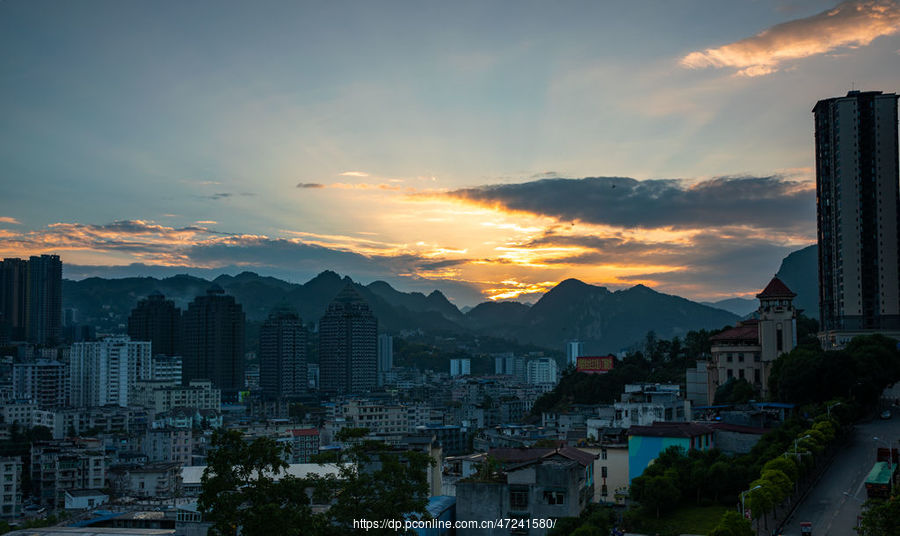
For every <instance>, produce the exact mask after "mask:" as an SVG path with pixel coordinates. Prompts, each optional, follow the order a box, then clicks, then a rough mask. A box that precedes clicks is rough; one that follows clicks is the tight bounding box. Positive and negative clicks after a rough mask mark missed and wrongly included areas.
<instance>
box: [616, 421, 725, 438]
mask: <svg viewBox="0 0 900 536" xmlns="http://www.w3.org/2000/svg"><path fill="white" fill-rule="evenodd" d="M711 433H713V429H712V428H710V427H709V426H706V425H705V424H696V423H691V422H655V423H653V424H652V425H651V426H632V427H631V428H629V429H628V435H629V436H642V437H697V436H702V435H706V434H711Z"/></svg>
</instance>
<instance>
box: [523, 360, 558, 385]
mask: <svg viewBox="0 0 900 536" xmlns="http://www.w3.org/2000/svg"><path fill="white" fill-rule="evenodd" d="M526 370H527V372H526V377H527V380H528V383H531V384H552V385H556V383H557V382H559V365H557V364H556V360H555V359H553V358H552V357H541V358H539V359H532V360H531V361H529V362H528V365H527V368H526Z"/></svg>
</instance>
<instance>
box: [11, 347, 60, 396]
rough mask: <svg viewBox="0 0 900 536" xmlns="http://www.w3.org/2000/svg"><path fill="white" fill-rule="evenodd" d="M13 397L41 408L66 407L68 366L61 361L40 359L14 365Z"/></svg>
mask: <svg viewBox="0 0 900 536" xmlns="http://www.w3.org/2000/svg"><path fill="white" fill-rule="evenodd" d="M12 377H13V396H14V397H15V398H17V399H22V400H30V401H32V402H34V403H35V404H37V405H38V407H40V408H61V407H65V406H66V402H67V399H66V398H67V396H66V395H67V394H68V381H67V378H66V366H65V365H64V364H62V363H60V362H59V361H53V360H50V359H38V360H36V361H30V362H25V363H16V364H14V365H13V371H12Z"/></svg>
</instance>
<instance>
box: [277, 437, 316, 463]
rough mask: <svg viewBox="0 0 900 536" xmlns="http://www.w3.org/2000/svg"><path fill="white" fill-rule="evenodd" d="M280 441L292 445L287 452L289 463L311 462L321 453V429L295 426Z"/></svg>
mask: <svg viewBox="0 0 900 536" xmlns="http://www.w3.org/2000/svg"><path fill="white" fill-rule="evenodd" d="M278 442H279V443H282V444H286V445H289V446H290V450H289V451H288V452H287V453H286V454H285V455H286V460H285V461H287V463H309V462H311V461H313V456H315V455H317V454H318V453H319V430H318V429H316V428H295V429H293V430H288V431H287V432H286V433H285V435H284V437H280V438H279V439H278Z"/></svg>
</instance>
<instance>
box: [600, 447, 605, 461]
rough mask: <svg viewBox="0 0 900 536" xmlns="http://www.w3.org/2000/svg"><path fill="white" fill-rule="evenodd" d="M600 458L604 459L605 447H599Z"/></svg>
mask: <svg viewBox="0 0 900 536" xmlns="http://www.w3.org/2000/svg"><path fill="white" fill-rule="evenodd" d="M600 459H601V460H605V459H606V449H605V448H602V449H600Z"/></svg>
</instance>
